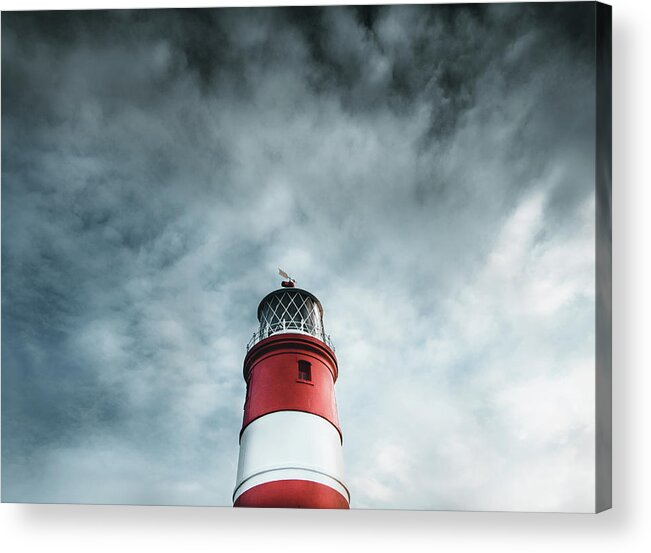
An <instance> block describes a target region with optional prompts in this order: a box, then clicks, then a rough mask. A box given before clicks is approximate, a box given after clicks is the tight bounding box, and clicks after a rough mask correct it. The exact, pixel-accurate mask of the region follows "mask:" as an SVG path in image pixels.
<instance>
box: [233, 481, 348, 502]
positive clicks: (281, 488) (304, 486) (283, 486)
mask: <svg viewBox="0 0 651 553" xmlns="http://www.w3.org/2000/svg"><path fill="white" fill-rule="evenodd" d="M234 507H276V508H288V509H348V508H349V505H348V501H347V500H346V498H345V497H344V496H343V495H341V494H340V493H339V492H338V491H336V490H334V489H332V488H331V487H330V486H326V485H325V484H319V483H318V482H311V481H309V480H276V481H274V482H266V483H264V484H260V485H258V486H254V487H253V488H251V489H250V490H247V491H245V492H244V493H243V494H242V495H240V496H239V497H238V498H237V499H236V500H235V504H234Z"/></svg>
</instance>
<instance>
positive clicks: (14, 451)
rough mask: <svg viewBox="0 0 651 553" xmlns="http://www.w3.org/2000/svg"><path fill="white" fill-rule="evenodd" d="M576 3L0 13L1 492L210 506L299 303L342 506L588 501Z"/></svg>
mask: <svg viewBox="0 0 651 553" xmlns="http://www.w3.org/2000/svg"><path fill="white" fill-rule="evenodd" d="M594 64H595V61H594V6H593V4H591V3H576V4H574V3H563V4H548V3H544V4H510V5H509V4H504V5H499V4H498V5H459V6H442V5H439V6H382V7H365V8H355V7H328V8H317V7H313V8H291V9H289V8H268V9H215V10H203V9H202V10H151V11H147V10H137V11H96V12H31V13H3V17H2V500H3V501H19V502H89V503H145V504H150V503H151V504H156V503H162V504H199V505H230V504H231V494H232V491H233V486H234V482H235V473H236V465H237V455H238V432H239V428H240V424H241V417H242V406H243V402H244V392H245V390H244V382H243V379H242V373H241V369H242V360H243V356H244V353H245V350H244V346H245V345H246V343H247V341H248V339H249V338H250V335H251V334H252V332H253V331H254V330H255V329H256V324H257V321H256V318H255V313H256V307H257V304H258V302H259V300H260V299H261V298H262V297H263V296H264V295H265V294H266V293H268V292H269V291H270V290H272V289H274V288H275V287H277V286H278V283H279V281H278V277H277V275H276V269H277V267H278V266H280V267H283V268H284V269H285V270H287V271H289V272H290V273H291V274H292V275H293V276H295V277H296V279H297V281H298V284H299V286H301V287H303V288H306V289H307V290H310V291H311V292H313V293H314V294H316V295H317V297H319V299H320V300H321V301H322V303H323V305H324V307H325V312H326V313H325V324H326V330H327V331H328V332H329V333H330V334H331V335H332V338H333V340H334V343H335V345H336V348H337V356H338V359H339V364H340V379H339V381H338V383H337V400H338V406H339V414H340V419H341V423H342V428H343V432H344V440H345V441H344V457H345V465H346V473H347V483H348V486H349V488H350V491H351V496H352V502H351V506H352V507H358V508H412V509H500V510H510V509H514V510H516V509H522V510H576V511H592V510H593V509H594V478H595V474H594V434H595V428H594V347H595V336H594V320H595V319H594V317H595V290H594V278H595V244H594V239H595V228H594V226H595V225H594V217H595V205H594V202H595V199H594V181H595V175H594V163H595V159H594V141H595V128H594V114H595V98H594V86H595V65H594Z"/></svg>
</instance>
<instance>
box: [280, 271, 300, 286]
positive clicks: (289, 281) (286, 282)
mask: <svg viewBox="0 0 651 553" xmlns="http://www.w3.org/2000/svg"><path fill="white" fill-rule="evenodd" d="M278 274H279V275H280V276H281V277H283V278H284V279H286V280H283V281H282V282H281V283H280V285H281V286H282V287H283V288H294V286H296V280H294V279H293V278H292V277H290V276H289V275H288V274H287V273H286V272H285V271H283V270H282V269H281V268H280V267H278Z"/></svg>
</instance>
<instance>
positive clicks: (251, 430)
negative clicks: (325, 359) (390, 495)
mask: <svg viewBox="0 0 651 553" xmlns="http://www.w3.org/2000/svg"><path fill="white" fill-rule="evenodd" d="M286 470H290V471H300V474H301V475H303V476H301V478H298V479H299V480H310V481H313V482H320V483H323V484H326V485H327V486H330V487H332V488H333V489H335V490H337V491H338V492H339V493H341V494H342V495H343V496H344V497H346V498H348V497H349V495H348V492H347V490H346V488H345V486H344V484H343V482H344V479H343V472H344V471H343V460H342V454H341V438H340V436H339V432H337V429H336V428H335V427H334V426H333V425H332V424H331V423H329V422H328V421H327V420H325V419H324V418H322V417H319V416H318V415H313V414H311V413H304V412H301V411H278V412H275V413H269V414H268V415H265V416H263V417H260V418H259V419H256V420H254V421H253V422H251V423H250V424H249V425H248V426H247V427H246V428H245V429H244V432H243V433H242V438H241V441H240V459H239V463H238V468H237V482H236V485H235V493H234V499H237V497H238V496H239V495H240V494H242V493H243V492H244V491H245V489H250V488H251V487H253V486H254V485H256V484H255V482H257V483H262V482H271V481H273V480H287V479H288V477H287V476H282V475H283V474H289V473H287V472H284V471H286ZM292 474H294V473H292ZM251 482H253V483H251ZM243 484H245V485H244V486H243Z"/></svg>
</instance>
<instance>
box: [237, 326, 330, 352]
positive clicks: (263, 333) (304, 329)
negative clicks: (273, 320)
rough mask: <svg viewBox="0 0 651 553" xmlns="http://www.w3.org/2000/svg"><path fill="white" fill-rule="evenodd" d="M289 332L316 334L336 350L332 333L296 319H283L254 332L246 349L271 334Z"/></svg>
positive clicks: (316, 336) (315, 335)
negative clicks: (295, 320)
mask: <svg viewBox="0 0 651 553" xmlns="http://www.w3.org/2000/svg"><path fill="white" fill-rule="evenodd" d="M287 333H295V334H307V335H309V336H314V337H315V338H317V339H319V340H321V341H322V342H323V343H324V344H325V345H326V346H328V347H329V348H330V349H331V350H332V351H335V346H334V344H333V343H332V340H331V339H330V334H326V333H325V332H323V331H322V330H321V329H316V328H310V327H309V326H307V325H305V324H304V323H298V322H294V321H282V322H280V323H277V324H275V325H272V326H267V327H265V328H262V329H260V330H259V331H258V332H254V333H253V336H252V337H251V339H250V340H249V343H248V344H247V345H246V351H247V352H248V351H249V350H250V349H251V348H252V347H253V346H255V345H256V344H257V343H258V342H260V341H262V340H264V339H265V338H269V336H275V335H276V334H287Z"/></svg>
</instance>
